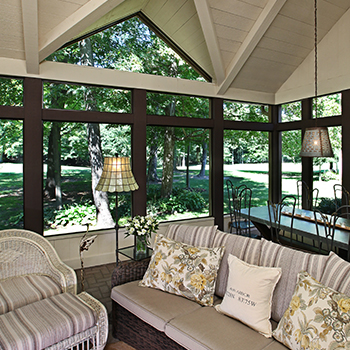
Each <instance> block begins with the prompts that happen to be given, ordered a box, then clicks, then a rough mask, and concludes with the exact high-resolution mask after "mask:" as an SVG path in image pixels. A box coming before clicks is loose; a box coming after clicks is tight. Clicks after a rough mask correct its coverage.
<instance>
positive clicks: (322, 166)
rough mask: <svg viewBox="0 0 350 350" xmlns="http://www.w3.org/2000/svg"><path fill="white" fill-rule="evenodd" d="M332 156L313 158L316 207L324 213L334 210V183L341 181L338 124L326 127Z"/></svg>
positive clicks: (339, 130)
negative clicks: (316, 194)
mask: <svg viewBox="0 0 350 350" xmlns="http://www.w3.org/2000/svg"><path fill="white" fill-rule="evenodd" d="M328 134H329V138H330V140H331V144H332V149H333V153H334V158H314V161H313V169H314V188H318V189H319V196H318V197H319V200H318V208H319V209H320V210H321V211H322V212H325V213H329V214H332V213H333V212H334V211H335V206H334V202H333V201H334V190H333V186H334V185H335V184H341V182H342V174H341V170H342V158H343V157H342V145H341V144H342V131H341V127H340V126H334V127H328Z"/></svg>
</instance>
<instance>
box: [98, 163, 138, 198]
mask: <svg viewBox="0 0 350 350" xmlns="http://www.w3.org/2000/svg"><path fill="white" fill-rule="evenodd" d="M138 188H139V185H138V184H137V183H136V181H135V178H134V175H133V173H132V171H131V167H130V159H129V158H128V157H105V159H104V165H103V170H102V175H101V178H100V180H99V182H98V184H97V186H96V190H97V191H103V192H130V191H135V190H137V189H138Z"/></svg>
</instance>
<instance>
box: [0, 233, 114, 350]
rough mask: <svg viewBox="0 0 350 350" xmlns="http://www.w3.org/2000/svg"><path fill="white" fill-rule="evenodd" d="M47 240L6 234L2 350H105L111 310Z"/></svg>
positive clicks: (0, 260) (1, 271) (0, 255)
mask: <svg viewBox="0 0 350 350" xmlns="http://www.w3.org/2000/svg"><path fill="white" fill-rule="evenodd" d="M76 293H77V278H76V274H75V271H74V270H73V269H71V268H70V267H69V266H67V265H66V264H64V263H63V262H62V261H61V260H60V258H59V257H58V255H57V253H56V251H55V249H54V248H53V247H52V245H51V244H50V242H48V241H47V240H46V239H45V238H44V237H42V236H40V235H38V234H36V233H34V232H31V231H28V230H3V231H0V349H10V350H16V349H26V350H31V349H33V350H34V349H43V348H45V349H70V348H73V347H74V346H78V345H80V346H86V347H89V348H90V349H101V350H102V349H103V348H104V346H105V344H106V341H107V335H108V319H107V311H106V308H105V307H104V305H103V304H101V303H100V302H99V301H98V300H96V299H95V298H93V297H92V296H91V295H89V294H88V293H85V292H82V293H80V294H78V295H77V294H76Z"/></svg>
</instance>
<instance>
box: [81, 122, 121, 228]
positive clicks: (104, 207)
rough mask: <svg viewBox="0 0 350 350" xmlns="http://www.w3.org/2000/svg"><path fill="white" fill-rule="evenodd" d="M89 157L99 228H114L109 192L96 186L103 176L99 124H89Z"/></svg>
mask: <svg viewBox="0 0 350 350" xmlns="http://www.w3.org/2000/svg"><path fill="white" fill-rule="evenodd" d="M87 129H88V138H89V146H88V147H89V155H90V165H91V185H92V196H93V199H94V204H95V206H96V212H97V217H96V221H97V226H98V227H99V228H108V227H113V226H114V221H113V218H112V215H111V212H110V210H109V202H108V196H107V192H102V191H96V186H97V184H98V181H99V179H100V177H101V174H102V168H103V159H102V152H101V138H100V125H99V124H97V123H88V124H87Z"/></svg>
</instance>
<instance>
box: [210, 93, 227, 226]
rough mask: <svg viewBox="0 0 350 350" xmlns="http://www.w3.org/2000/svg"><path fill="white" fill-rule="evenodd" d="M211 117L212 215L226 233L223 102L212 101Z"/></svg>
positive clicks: (219, 100)
mask: <svg viewBox="0 0 350 350" xmlns="http://www.w3.org/2000/svg"><path fill="white" fill-rule="evenodd" d="M211 116H212V119H213V121H214V128H213V130H212V132H211V142H210V149H211V153H210V179H211V181H210V189H211V191H210V195H209V198H210V199H209V203H210V205H211V208H210V214H211V215H212V216H213V217H214V224H215V225H218V228H219V230H223V231H224V229H225V228H224V163H223V161H224V142H223V140H224V117H223V100H222V99H220V98H213V99H212V100H211Z"/></svg>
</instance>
